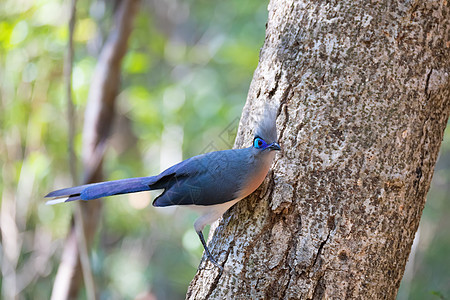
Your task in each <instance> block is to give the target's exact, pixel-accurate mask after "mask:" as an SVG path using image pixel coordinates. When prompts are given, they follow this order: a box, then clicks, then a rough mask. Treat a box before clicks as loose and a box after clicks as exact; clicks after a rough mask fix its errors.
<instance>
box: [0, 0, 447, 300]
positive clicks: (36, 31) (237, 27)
mask: <svg viewBox="0 0 450 300" xmlns="http://www.w3.org/2000/svg"><path fill="white" fill-rule="evenodd" d="M111 2H112V1H97V0H91V1H87V0H80V1H78V2H77V23H76V30H75V36H74V42H75V58H74V68H73V82H72V84H73V93H74V101H75V106H76V107H75V108H76V123H77V134H76V136H75V148H76V149H75V150H76V153H77V155H78V156H79V155H80V153H81V130H82V124H83V114H84V108H85V106H86V100H87V94H88V91H89V85H90V83H91V81H92V78H91V76H92V74H93V70H94V68H95V65H96V57H97V55H98V53H99V51H100V49H101V46H102V44H103V43H104V41H105V39H106V37H107V34H108V32H109V30H110V27H111V23H112V11H113V8H112V6H111ZM68 18H69V1H56V0H54V1H52V0H45V1H43V0H41V1H39V0H37V1H33V0H20V1H15V0H6V1H5V0H3V1H1V2H0V122H1V127H0V136H1V139H0V162H1V166H2V172H1V179H0V193H1V213H0V225H1V247H0V257H1V272H2V276H1V279H0V280H1V286H2V288H1V290H2V296H3V297H2V298H5V297H7V296H8V295H14V294H16V293H17V294H18V295H19V296H18V298H19V299H49V297H50V293H51V287H52V284H53V281H54V278H55V274H56V270H57V267H58V263H59V259H60V255H61V252H62V245H63V242H64V238H65V236H66V234H67V230H68V228H69V226H70V219H71V214H72V210H73V208H74V206H73V205H71V204H66V205H57V206H45V205H44V201H43V196H44V195H45V194H46V193H47V192H49V191H51V190H53V189H56V188H62V187H66V186H70V185H72V181H71V179H70V175H69V163H68V146H67V141H68V124H67V105H66V96H65V90H64V88H65V86H64V79H63V65H64V56H65V54H66V51H67V50H66V49H67V41H68V25H67V23H68ZM266 20H267V1H261V0H247V1H240V0H232V1H230V0H227V1H220V0H216V1H211V0H197V1H194V0H189V1H187V0H165V1H159V0H150V1H142V3H141V9H140V11H139V14H138V17H137V19H136V22H135V29H134V31H133V33H132V36H131V39H130V43H129V51H128V53H127V55H126V57H125V59H124V63H123V73H122V85H121V89H120V94H119V97H118V102H117V104H118V114H119V116H118V118H117V120H116V130H115V132H114V134H113V136H112V137H111V147H110V148H109V150H108V152H107V154H106V158H105V174H106V176H107V177H108V179H110V180H112V179H120V178H126V177H136V176H148V175H152V174H157V173H159V172H160V171H161V170H163V169H165V168H166V167H168V166H170V165H172V164H173V163H176V162H178V161H180V160H182V159H185V158H188V157H190V156H193V155H196V154H199V153H202V152H207V151H212V150H219V149H225V148H230V147H232V145H233V141H234V134H235V132H236V128H237V124H238V118H239V117H240V113H241V110H242V107H243V105H244V102H245V99H246V95H247V91H248V87H249V84H250V81H251V78H252V74H253V71H254V70H255V68H256V65H257V62H258V55H259V49H260V47H261V46H262V44H263V40H264V30H265V23H266ZM230 132H231V134H230ZM449 141H450V137H449V133H448V132H447V134H446V139H445V140H444V143H443V146H442V150H441V152H442V153H441V157H440V160H439V164H438V166H437V167H436V172H435V175H434V179H433V185H432V190H431V191H430V193H429V195H428V202H427V205H426V207H425V210H424V215H423V218H422V221H421V229H420V231H419V232H420V238H419V239H418V243H417V245H416V246H415V247H414V249H415V250H414V253H415V256H414V259H411V262H413V263H412V264H410V265H409V267H408V269H407V272H406V275H405V280H404V282H403V283H402V287H401V291H400V293H399V297H398V298H399V299H432V298H433V297H435V298H436V299H439V298H442V297H446V298H448V297H450V284H449V283H450V255H449V253H450V234H449V233H448V229H449V228H450V219H449V218H448V215H449V211H450V201H449V199H448V194H449V186H450V185H449V181H450V171H449V167H450V142H449ZM79 171H81V170H79ZM79 173H81V172H79ZM103 201H104V204H105V205H104V211H103V215H102V219H101V221H100V223H101V225H100V228H99V232H98V235H97V237H96V239H95V242H94V247H93V248H92V250H91V252H90V257H91V264H92V268H93V273H94V277H95V284H96V287H97V290H98V292H99V293H100V296H101V299H123V298H125V299H134V298H135V297H137V296H138V295H144V294H147V295H154V296H155V297H157V298H158V299H184V295H185V292H186V289H187V286H188V284H189V282H190V280H191V279H192V277H193V275H194V274H195V271H196V268H197V266H198V263H199V261H200V257H201V253H202V247H201V244H200V242H199V241H198V238H197V236H196V233H195V231H194V229H193V226H192V224H193V221H194V220H195V217H196V215H195V214H194V213H191V212H190V211H187V210H179V209H172V208H169V209H154V208H152V207H151V205H150V206H149V204H150V203H151V197H150V196H149V195H148V194H137V195H134V196H122V197H114V198H108V199H105V200H103ZM84 297H85V296H84V294H83V293H82V294H81V298H84Z"/></svg>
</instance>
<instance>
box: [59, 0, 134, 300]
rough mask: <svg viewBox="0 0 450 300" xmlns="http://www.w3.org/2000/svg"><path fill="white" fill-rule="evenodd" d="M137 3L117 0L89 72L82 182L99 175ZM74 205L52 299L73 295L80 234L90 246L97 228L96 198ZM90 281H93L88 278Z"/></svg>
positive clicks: (79, 277)
mask: <svg viewBox="0 0 450 300" xmlns="http://www.w3.org/2000/svg"><path fill="white" fill-rule="evenodd" d="M138 6H139V0H121V1H118V7H117V10H116V12H115V20H114V29H113V30H112V31H111V33H110V34H109V37H108V40H107V41H106V43H105V45H104V46H103V48H102V51H101V53H100V56H99V59H98V63H97V66H96V69H95V72H94V74H93V76H92V77H93V80H92V84H91V87H90V91H89V97H88V105H87V108H86V113H85V120H84V130H83V155H82V160H83V170H84V179H83V182H84V183H92V182H98V181H101V180H102V179H103V175H102V161H103V154H104V151H105V148H106V140H107V138H108V137H109V134H110V131H111V127H112V122H113V118H114V114H115V113H114V107H115V99H116V95H117V93H118V90H119V87H120V68H121V63H122V59H123V57H124V55H125V53H126V50H127V41H128V38H129V36H130V35H131V31H132V26H133V20H134V17H135V15H136V12H137V9H138ZM78 205H80V207H79V208H78V210H77V212H78V218H75V220H74V221H75V223H76V222H77V221H78V223H82V224H79V225H81V226H80V227H79V228H80V229H81V230H79V232H78V233H77V230H76V226H75V223H74V222H72V226H71V229H70V231H69V233H68V236H67V239H66V241H65V244H64V250H63V254H62V258H61V263H60V265H59V268H58V273H57V276H56V279H55V283H54V285H53V291H52V299H58V300H59V299H73V298H76V296H77V294H78V291H79V289H80V284H81V280H82V278H83V277H82V275H83V274H84V276H86V275H87V273H86V270H82V268H81V266H82V265H81V264H80V256H82V255H81V254H80V243H79V240H80V238H81V239H82V240H84V241H85V243H84V244H85V245H84V246H85V247H87V248H89V247H90V245H91V244H92V241H93V239H94V235H95V233H96V230H97V225H98V221H99V218H100V214H101V207H102V206H101V202H100V201H91V202H88V203H78ZM81 231H83V232H84V234H83V233H81ZM80 235H81V236H80ZM82 271H84V272H82ZM82 273H83V274H82ZM91 284H93V283H92V282H91ZM94 297H95V295H94Z"/></svg>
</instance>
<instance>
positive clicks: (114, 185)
mask: <svg viewBox="0 0 450 300" xmlns="http://www.w3.org/2000/svg"><path fill="white" fill-rule="evenodd" d="M153 179H154V177H137V178H128V179H120V180H114V181H106V182H99V183H91V184H85V185H80V186H75V187H71V188H66V189H61V190H57V191H53V192H51V193H49V194H48V195H46V196H45V198H52V199H51V200H48V201H47V202H46V204H48V205H53V204H57V203H62V202H69V201H74V200H85V201H87V200H92V199H98V198H102V197H107V196H113V195H119V194H128V193H136V192H142V191H149V190H150V189H151V188H150V184H151V182H152V181H153Z"/></svg>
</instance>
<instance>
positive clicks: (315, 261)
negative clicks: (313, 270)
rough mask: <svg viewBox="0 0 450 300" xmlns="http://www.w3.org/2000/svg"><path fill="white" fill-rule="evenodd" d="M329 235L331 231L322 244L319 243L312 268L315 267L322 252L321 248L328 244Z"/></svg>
mask: <svg viewBox="0 0 450 300" xmlns="http://www.w3.org/2000/svg"><path fill="white" fill-rule="evenodd" d="M330 234H331V230H330V231H329V232H328V235H327V237H326V239H325V240H324V241H323V242H322V243H320V246H319V249H318V250H317V254H316V257H315V258H314V263H313V265H312V266H313V267H314V266H315V265H316V263H317V260H318V259H319V256H320V254H321V252H322V249H323V247H324V246H325V244H326V243H327V242H328V240H329V239H330Z"/></svg>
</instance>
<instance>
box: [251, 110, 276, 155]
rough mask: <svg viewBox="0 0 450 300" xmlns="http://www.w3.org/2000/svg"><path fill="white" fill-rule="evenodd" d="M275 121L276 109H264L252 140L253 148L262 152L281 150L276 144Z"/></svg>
mask: <svg viewBox="0 0 450 300" xmlns="http://www.w3.org/2000/svg"><path fill="white" fill-rule="evenodd" d="M276 119H277V114H276V109H274V108H268V107H266V109H265V110H264V114H263V115H262V118H261V120H260V121H259V124H258V128H257V129H256V132H255V137H254V138H253V148H255V149H258V150H260V151H262V152H266V151H267V152H268V151H273V150H280V149H281V148H280V145H278V143H277V126H276Z"/></svg>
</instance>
